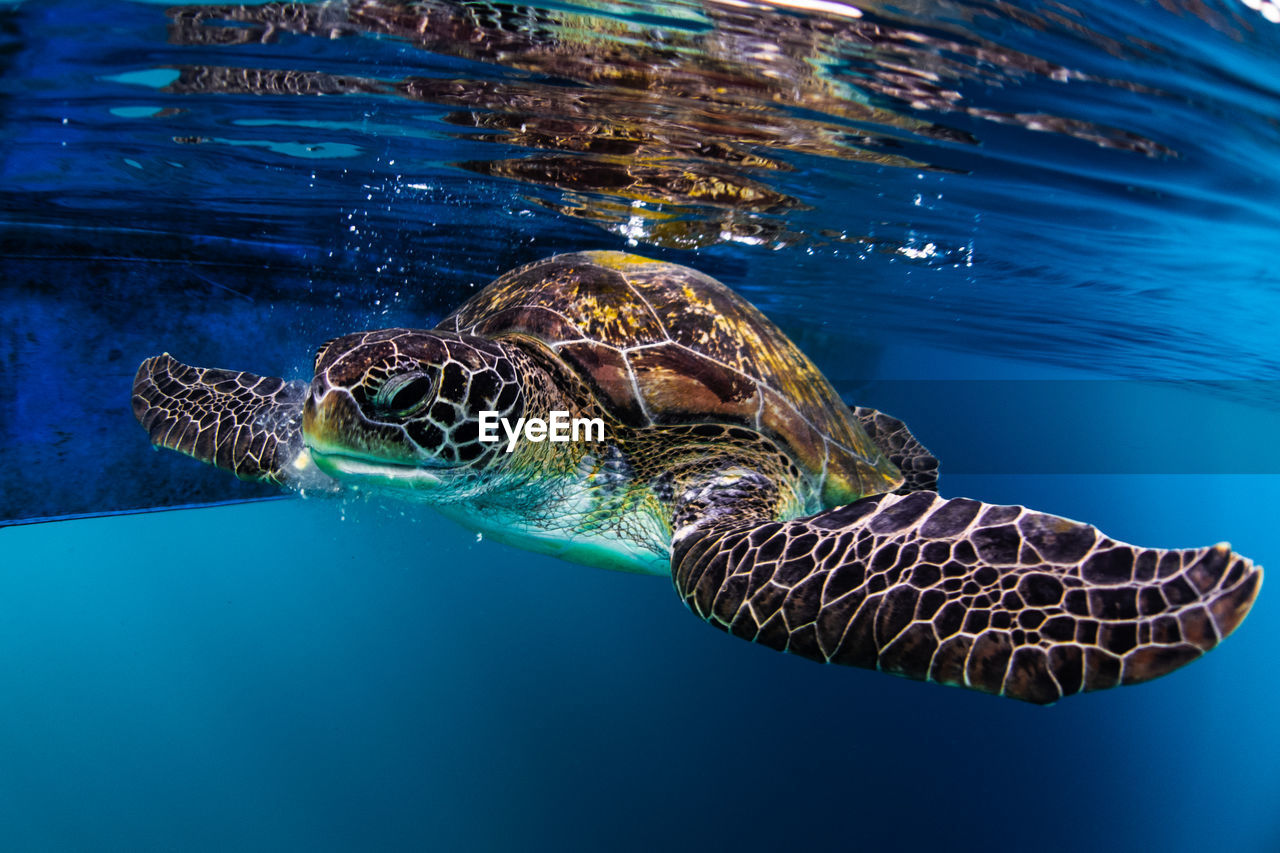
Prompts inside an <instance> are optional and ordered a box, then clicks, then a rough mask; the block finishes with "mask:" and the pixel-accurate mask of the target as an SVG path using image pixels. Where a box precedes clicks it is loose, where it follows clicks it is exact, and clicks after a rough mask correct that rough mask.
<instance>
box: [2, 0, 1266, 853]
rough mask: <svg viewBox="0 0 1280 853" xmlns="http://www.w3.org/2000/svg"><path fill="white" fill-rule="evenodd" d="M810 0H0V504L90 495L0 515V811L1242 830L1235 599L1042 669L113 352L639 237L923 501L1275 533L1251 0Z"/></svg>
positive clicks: (241, 352)
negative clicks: (911, 450)
mask: <svg viewBox="0 0 1280 853" xmlns="http://www.w3.org/2000/svg"><path fill="white" fill-rule="evenodd" d="M799 5H805V4H799ZM813 5H817V6H820V7H822V8H820V9H816V10H815V9H810V10H808V11H805V10H803V9H800V8H797V7H796V5H795V4H792V5H789V6H788V7H779V6H768V5H757V4H755V3H753V2H713V1H711V2H705V3H695V2H686V3H681V4H651V5H649V4H643V3H632V2H627V0H618V2H582V3H581V4H580V5H579V4H574V3H552V4H547V5H545V6H541V7H535V6H515V5H506V4H501V3H490V4H481V3H476V4H451V3H444V2H425V3H413V4H395V3H391V2H389V0H377V2H374V1H373V0H363V1H362V0H352V2H350V3H333V4H326V5H290V4H270V5H266V6H248V7H234V6H225V7H214V6H207V7H176V8H172V9H168V8H166V7H165V6H164V5H162V4H151V3H130V2H113V3H92V2H87V0H79V2H76V0H66V2H59V0H50V2H41V1H40V0H27V2H16V3H15V2H3V3H0V241H2V245H0V248H2V249H3V259H2V260H0V264H2V266H0V358H2V359H3V364H4V366H3V372H2V373H0V376H2V380H0V449H2V450H3V454H4V460H3V464H0V520H3V521H33V520H38V519H50V518H65V517H67V516H86V517H83V518H74V519H72V520H60V521H50V522H48V523H39V524H28V525H16V526H6V527H2V528H0V850H4V851H62V850H76V851H80V850H83V851H99V850H111V851H224V850H237V851H250V850H262V851H268V850H270V851H280V850H307V851H327V850H341V851H346V850H431V851H436V850H440V851H507V850H530V851H533V850H538V851H541V850H546V851H570V850H583V851H588V850H590V851H594V850H627V851H649V850H700V851H708V850H770V851H778V850H911V849H928V850H955V851H969V850H973V851H979V850H984V851H985V850H1030V851H1044V852H1045V853H1047V852H1048V851H1076V850H1163V851H1202V850H1231V851H1274V850H1280V715H1278V714H1277V710H1278V709H1280V688H1277V684H1276V679H1277V667H1276V649H1277V648H1280V611H1278V610H1277V606H1276V604H1275V603H1274V601H1275V595H1276V592H1275V590H1274V589H1270V588H1265V587H1264V589H1263V592H1262V594H1261V596H1260V598H1259V600H1258V604H1257V606H1256V607H1255V608H1254V611H1253V613H1252V615H1251V616H1250V617H1249V619H1248V620H1247V621H1246V622H1245V623H1244V625H1243V626H1242V627H1241V629H1240V630H1239V631H1238V633H1237V634H1236V635H1234V636H1233V637H1232V638H1231V639H1229V640H1228V641H1227V642H1226V643H1225V644H1224V645H1223V646H1222V648H1220V649H1218V650H1216V651H1214V652H1213V653H1211V654H1210V655H1208V656H1207V657H1206V658H1205V659H1204V660H1201V661H1198V662H1196V663H1194V664H1192V665H1191V666H1189V667H1188V668H1186V669H1185V670H1180V671H1178V672H1176V673H1174V674H1173V675H1170V676H1168V677H1167V678H1164V679H1162V680H1158V681H1155V682H1152V683H1150V684H1145V685H1141V686H1137V687H1130V688H1124V689H1119V690H1114V691H1109V692H1103V693H1097V694H1091V695H1086V696H1080V697H1074V698H1070V699H1068V700H1065V701H1063V702H1062V703H1060V704H1059V705H1057V706H1053V707H1050V708H1047V709H1046V708H1037V707H1033V706H1030V705H1022V704H1020V703H1015V702H1012V701H1009V700H1001V699H996V698H993V697H989V696H985V695H980V694H976V693H975V694H970V693H968V692H966V691H961V690H955V689H944V688H941V687H937V686H933V685H924V684H918V683H914V682H907V681H902V680H898V679H893V678H889V677H887V676H883V675H879V674H876V673H871V672H866V671H860V670H845V669H836V668H832V667H821V666H816V665H814V664H811V663H808V662H805V661H802V660H799V659H793V658H790V657H787V656H783V655H779V654H776V653H774V652H771V651H768V650H766V649H763V648H758V647H754V646H751V645H748V644H746V643H743V642H741V641H739V640H735V639H732V638H729V637H727V636H725V635H724V634H721V633H719V632H716V631H714V630H711V629H709V628H707V627H706V626H705V625H703V624H702V623H701V622H700V621H699V620H698V619H696V618H694V617H692V616H691V615H690V614H689V613H688V612H687V611H686V610H685V609H684V607H683V606H682V605H681V604H680V602H679V600H678V599H677V598H676V596H675V594H674V593H673V591H672V589H671V584H670V583H669V582H667V581H665V580H662V579H656V578H651V577H642V576H636V575H627V574H618V573H611V572H607V571H601V570H592V569H587V568H583V567H579V566H575V565H569V564H566V563H562V562H558V561H556V560H553V559H550V558H546V557H541V556H536V555H531V554H528V553H524V552H520V551H516V550H512V549H510V548H507V547H505V546H502V545H498V544H494V543H491V542H488V541H478V540H477V538H476V536H475V534H474V533H471V532H468V531H466V530H463V529H461V528H459V527H456V526H454V525H452V524H450V523H449V522H447V521H445V520H444V519H442V518H439V517H437V516H435V515H433V514H430V513H429V512H425V511H420V510H416V509H410V508H406V507H403V506H398V505H395V504H385V503H377V502H367V501H354V500H348V501H338V500H327V501H326V500H308V501H302V500H274V501H261V500H255V501H252V502H246V501H249V499H253V498H260V497H264V496H268V495H270V494H271V491H270V490H269V489H267V488H265V487H261V486H252V485H248V484H241V483H238V482H236V481H234V480H230V479H228V478H225V477H224V476H222V475H221V474H220V473H219V472H217V471H214V470H212V469H207V468H204V467H202V466H200V465H198V464H196V463H195V462H192V461H191V460H189V459H186V458H184V457H181V456H179V455H177V454H172V453H153V452H151V451H150V450H149V449H148V446H147V440H146V436H145V434H144V433H143V432H142V430H140V429H139V428H138V427H137V425H136V424H135V423H134V421H133V417H132V414H131V412H130V411H129V389H130V383H131V380H132V376H133V372H134V370H135V368H136V366H137V364H138V362H139V361H141V360H142V359H143V358H145V357H146V356H148V355H152V354H154V353H157V352H161V351H166V350H167V351H169V352H172V353H173V354H174V355H175V356H176V357H178V358H181V359H183V360H185V361H188V362H190V363H194V364H204V365H211V366H220V367H229V368H239V369H247V370H253V371H256V372H260V373H269V374H274V375H280V376H285V377H289V378H296V377H305V376H307V375H308V373H307V371H308V369H309V367H310V364H311V357H312V354H313V352H314V348H315V346H316V345H317V344H318V343H320V342H321V341H323V340H325V339H327V338H330V337H332V336H334V335H336V334H341V333H344V332H348V331H354V330H358V329H366V328H377V327H381V326H391V325H409V326H421V327H430V326H432V325H434V324H435V323H436V322H437V321H438V320H439V319H440V318H441V317H443V316H444V315H445V314H446V313H448V311H449V310H450V309H452V308H453V307H455V306H456V305H457V304H458V303H460V302H461V301H462V300H463V299H464V298H465V297H466V296H467V295H468V294H469V293H470V292H472V290H473V289H474V288H476V287H479V286H481V285H483V284H484V283H485V282H487V281H489V280H490V279H492V278H493V277H495V276H496V275H497V274H499V273H501V272H503V271H504V270H506V269H509V268H511V267H514V266H517V265H519V264H521V263H525V262H527V261H531V260H534V259H537V258H539V257H543V256H546V255H550V254H553V253H555V252H559V251H566V250H571V249H583V248H592V249H600V248H616V249H626V248H630V249H631V250H633V251H637V252H642V253H645V254H649V255H652V256H656V257H660V258H663V259H667V260H674V261H678V262H681V263H686V264H690V265H692V266H696V267H698V268H700V269H703V270H705V271H707V272H709V273H711V274H713V275H715V276H717V277H718V278H720V279H722V280H723V281H725V282H726V283H727V284H729V285H730V286H732V287H733V288H735V289H737V290H738V291H739V292H741V293H743V294H744V295H746V296H747V297H748V298H749V299H751V300H752V301H753V302H754V303H755V304H756V305H758V306H759V307H760V308H761V309H762V310H764V311H765V312H766V313H767V314H768V315H769V316H770V317H772V318H773V319H774V320H775V321H776V322H777V323H778V324H779V325H781V326H782V327H783V328H784V329H785V330H786V331H787V333H788V334H790V335H791V336H792V337H793V338H794V339H795V340H796V341H798V342H799V343H800V344H801V346H802V347H803V348H804V349H805V350H806V352H808V353H809V355H810V356H811V357H812V358H813V359H814V361H815V362H816V363H817V364H818V365H819V366H820V367H821V368H822V369H823V370H824V371H825V372H826V373H827V374H828V376H829V377H830V378H831V380H832V382H833V384H834V385H835V386H836V388H837V389H838V390H839V391H840V392H841V394H842V395H844V396H845V397H846V398H847V399H848V400H849V401H851V402H854V401H856V402H859V403H864V404H868V405H873V406H877V407H879V408H882V409H885V410H887V411H891V412H893V413H894V414H896V415H899V416H901V417H903V418H904V419H905V420H907V421H908V423H909V424H910V425H911V427H912V429H913V431H914V432H915V434H916V435H917V436H919V437H920V438H921V439H922V440H923V441H924V442H925V443H926V444H927V445H928V446H929V447H930V448H931V449H932V450H933V451H934V452H935V453H936V454H937V455H938V456H939V457H940V458H941V459H942V471H943V475H942V481H941V489H942V491H943V493H944V494H948V495H968V496H971V497H976V498H981V499H984V500H987V501H993V502H1007V503H1023V504H1026V505H1028V506H1031V507H1034V508H1036V509H1039V510H1044V511H1050V512H1054V513H1058V514H1061V515H1065V516H1068V517H1072V518H1079V519H1082V520H1086V521H1089V522H1091V523H1094V524H1096V525H1098V526H1099V527H1100V528H1102V529H1103V530H1104V531H1106V532H1107V533H1108V534H1110V535H1112V536H1115V537H1117V538H1120V539H1124V540H1128V541H1133V542H1138V543H1141V544H1148V545H1156V546H1162V547H1191V546H1200V545H1207V544H1211V543H1213V542H1217V541H1220V540H1230V542H1231V543H1232V545H1233V546H1234V548H1235V549H1236V550H1237V551H1239V552H1240V553H1242V554H1245V555H1247V556H1249V557H1251V558H1252V559H1254V560H1255V561H1256V562H1258V563H1260V564H1263V565H1266V566H1268V567H1278V568H1280V530H1278V524H1277V521H1276V519H1277V516H1278V514H1280V450H1277V444H1278V442H1277V438H1278V437H1280V274H1278V273H1277V272H1276V269H1277V247H1280V82H1278V81H1280V24H1277V23H1276V21H1277V20H1280V6H1278V5H1276V4H1275V3H1274V2H1273V0H1251V2H1247V3H1246V2H1237V0H1159V2H1155V1H1154V0H1153V1H1152V2H1140V0H1116V2H1104V0H1087V1H1086V2H1080V3H1075V4H1070V5H1064V4H1060V3H1056V2H1033V0H1018V2H998V0H940V2H935V3H916V2H902V3H886V4H881V3H878V2H876V3H868V4H865V5H860V8H859V9H858V10H852V9H851V8H850V7H847V6H842V5H841V4H835V3H826V4H813ZM856 13H860V14H856ZM209 504H218V505H212V506H209ZM191 505H200V506H197V507H196V508H181V509H175V510H174V511H170V512H154V513H143V514H133V513H131V512H130V511H132V510H140V509H148V508H157V507H190V506H191ZM104 514H105V515H104ZM1273 583H1274V582H1273Z"/></svg>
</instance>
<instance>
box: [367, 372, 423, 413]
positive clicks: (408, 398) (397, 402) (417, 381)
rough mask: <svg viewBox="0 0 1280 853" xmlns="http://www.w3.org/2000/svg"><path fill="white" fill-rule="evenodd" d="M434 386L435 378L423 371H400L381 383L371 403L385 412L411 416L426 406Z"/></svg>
mask: <svg viewBox="0 0 1280 853" xmlns="http://www.w3.org/2000/svg"><path fill="white" fill-rule="evenodd" d="M435 386H436V383H435V380H434V379H432V378H431V377H430V376H428V375H427V374H425V373H401V374H399V375H397V376H392V377H391V378H390V379H388V380H387V381H386V382H384V383H383V385H382V387H381V388H379V389H378V393H377V394H375V395H374V398H373V404H374V406H376V407H377V408H378V409H380V410H382V411H383V412H385V413H387V414H390V415H395V416H396V417H399V418H408V417H412V416H413V415H416V414H417V413H418V412H420V411H422V410H423V409H425V408H426V406H427V403H429V402H430V401H431V398H432V392H434V391H435Z"/></svg>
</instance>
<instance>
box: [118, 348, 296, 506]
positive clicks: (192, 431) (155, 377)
mask: <svg viewBox="0 0 1280 853" xmlns="http://www.w3.org/2000/svg"><path fill="white" fill-rule="evenodd" d="M306 392H307V384H306V383H305V382H285V381H284V380H283V379H279V378H276V377H274V376H255V375H254V374H252V373H243V372H239V371H234V370H217V369H213V368H204V367H190V366H188V365H185V364H182V363H181V362H178V361H176V360H175V359H173V358H172V357H170V356H169V354H168V353H164V354H163V355H157V356H153V357H152V358H149V359H147V360H146V361H144V362H142V364H141V365H140V366H139V367H138V373H137V375H136V376H135V377H134V380H133V414H134V416H135V417H137V419H138V422H139V423H140V424H142V427H143V429H145V430H146V431H147V434H148V435H149V436H150V437H151V441H152V443H154V444H157V445H160V446H162V447H167V448H169V449H171V450H177V451H179V452H181V453H185V454H187V455H188V456H193V457H195V458H196V459H199V460H200V461H201V462H208V463H209V464H210V465H216V466H218V467H219V468H222V469H223V470H225V471H230V472H232V473H233V474H235V475H236V476H237V477H239V478H241V479H243V480H265V481H268V482H273V483H284V482H286V481H289V480H291V479H293V477H294V476H295V475H296V471H295V468H294V463H295V462H296V461H297V460H298V459H299V454H301V453H302V452H303V444H302V402H303V398H304V397H305V396H306Z"/></svg>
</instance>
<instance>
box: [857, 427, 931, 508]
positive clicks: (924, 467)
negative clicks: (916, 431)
mask: <svg viewBox="0 0 1280 853" xmlns="http://www.w3.org/2000/svg"><path fill="white" fill-rule="evenodd" d="M849 408H850V410H851V411H852V412H853V416H854V417H855V418H857V419H858V423H860V424H862V428H863V429H864V430H865V431H866V433H867V436H868V437H870V439H871V440H872V441H874V442H875V443H876V445H877V446H878V447H879V448H880V449H881V450H883V451H884V453H885V455H886V456H888V457H889V461H890V462H892V463H893V464H894V465H895V466H896V467H897V469H898V470H899V471H901V472H902V485H901V486H899V487H898V488H896V489H894V490H893V491H894V494H899V495H906V494H910V493H911V492H936V491H937V490H938V460H937V459H936V458H934V456H933V454H932V453H930V452H929V451H928V450H926V449H925V447H924V445H923V444H921V443H920V442H919V441H917V440H916V437H915V436H914V435H912V434H911V430H909V429H907V425H906V424H904V423H903V422H902V421H900V420H898V419H897V418H895V417H892V416H890V415H886V414H885V413H884V412H878V411H876V410H875V409H868V408H866V407H865V406H850V407H849Z"/></svg>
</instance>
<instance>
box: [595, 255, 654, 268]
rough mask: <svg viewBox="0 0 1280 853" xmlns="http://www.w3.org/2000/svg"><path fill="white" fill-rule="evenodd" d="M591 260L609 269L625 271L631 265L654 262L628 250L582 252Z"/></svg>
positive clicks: (636, 265)
mask: <svg viewBox="0 0 1280 853" xmlns="http://www.w3.org/2000/svg"><path fill="white" fill-rule="evenodd" d="M582 254H584V255H586V256H587V257H588V258H590V259H591V262H592V263H594V264H598V265H599V266H602V267H605V268H607V269H611V270H619V271H623V272H625V271H626V270H628V269H630V268H631V267H638V266H646V265H651V264H653V263H654V261H653V259H652V258H646V257H643V256H641V255H633V254H631V253H630V252H583V253H582Z"/></svg>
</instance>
